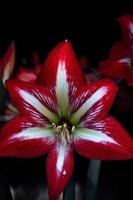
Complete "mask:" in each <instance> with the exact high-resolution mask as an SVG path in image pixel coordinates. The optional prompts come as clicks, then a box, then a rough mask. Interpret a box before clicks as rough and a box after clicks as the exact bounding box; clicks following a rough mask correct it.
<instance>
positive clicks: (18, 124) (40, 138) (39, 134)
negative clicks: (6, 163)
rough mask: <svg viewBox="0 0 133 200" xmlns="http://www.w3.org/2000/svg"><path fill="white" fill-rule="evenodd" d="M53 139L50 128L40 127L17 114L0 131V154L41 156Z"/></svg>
mask: <svg viewBox="0 0 133 200" xmlns="http://www.w3.org/2000/svg"><path fill="white" fill-rule="evenodd" d="M54 141H55V138H54V133H53V130H52V129H50V128H45V127H44V126H43V127H40V126H38V125H37V124H35V123H33V122H32V121H30V120H29V119H28V118H25V117H23V116H18V117H16V118H14V119H12V120H11V121H10V122H8V123H7V124H6V125H5V126H4V128H3V129H2V131H1V139H0V156H12V157H36V156H41V155H43V154H45V153H47V152H48V150H49V148H50V147H51V145H52V144H53V143H54Z"/></svg>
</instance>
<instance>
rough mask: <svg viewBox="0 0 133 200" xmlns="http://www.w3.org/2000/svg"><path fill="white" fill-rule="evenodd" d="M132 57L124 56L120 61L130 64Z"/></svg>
mask: <svg viewBox="0 0 133 200" xmlns="http://www.w3.org/2000/svg"><path fill="white" fill-rule="evenodd" d="M131 62H132V61H131V58H122V59H120V60H119V63H125V64H128V65H131Z"/></svg>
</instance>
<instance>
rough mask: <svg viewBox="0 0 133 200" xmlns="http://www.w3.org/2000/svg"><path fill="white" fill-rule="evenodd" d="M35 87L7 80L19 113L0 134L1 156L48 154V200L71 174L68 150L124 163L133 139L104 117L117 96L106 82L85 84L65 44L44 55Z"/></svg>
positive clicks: (132, 154) (132, 148) (132, 151)
mask: <svg viewBox="0 0 133 200" xmlns="http://www.w3.org/2000/svg"><path fill="white" fill-rule="evenodd" d="M38 83H39V84H34V85H33V84H29V83H24V82H21V81H18V80H9V81H7V88H8V92H9V94H10V96H11V98H12V101H13V102H14V105H15V106H16V107H17V108H18V110H19V112H20V115H18V116H17V117H15V118H14V119H12V120H11V121H10V122H8V123H7V124H6V125H5V126H4V128H3V129H2V131H1V137H0V156H15V157H36V156H41V155H43V154H45V153H48V157H47V163H46V169H47V180H48V191H49V199H50V200H56V199H58V197H59V196H60V194H61V193H62V192H63V190H64V188H65V186H66V184H67V183H68V181H69V179H70V177H71V175H72V171H73V164H74V158H73V151H74V150H76V151H77V152H78V153H79V154H81V155H82V156H85V157H86V158H89V159H91V158H93V159H105V160H116V159H129V158H132V157H133V140H132V138H130V136H129V135H128V134H127V132H126V131H125V130H124V128H123V127H122V126H121V125H120V124H119V123H118V122H117V121H116V120H115V119H114V118H113V117H111V116H108V115H107V112H108V110H109V109H110V106H111V105H112V102H113V100H114V97H115V95H116V92H117V86H116V85H115V84H114V83H113V82H112V81H110V80H100V81H95V82H94V83H92V84H90V85H87V83H86V81H85V78H84V74H83V73H82V71H81V68H80V66H79V65H78V62H77V59H76V57H75V55H74V52H73V50H72V47H71V45H70V42H68V41H65V42H62V43H60V44H59V45H58V46H56V47H55V48H54V49H53V51H51V52H50V54H49V55H48V57H47V59H46V61H45V63H44V66H43V68H42V70H41V72H40V76H39V78H38Z"/></svg>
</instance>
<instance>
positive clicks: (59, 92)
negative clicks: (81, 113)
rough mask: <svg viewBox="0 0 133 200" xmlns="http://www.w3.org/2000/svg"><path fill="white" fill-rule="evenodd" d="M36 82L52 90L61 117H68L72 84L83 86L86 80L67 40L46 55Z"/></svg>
mask: <svg viewBox="0 0 133 200" xmlns="http://www.w3.org/2000/svg"><path fill="white" fill-rule="evenodd" d="M38 81H41V83H43V84H44V85H45V86H48V87H50V88H53V89H54V91H55V95H56V97H57V102H58V105H59V107H60V108H61V111H60V112H61V116H63V117H66V116H67V115H68V108H69V101H70V95H74V93H75V89H77V88H74V84H75V85H76V84H85V83H86V80H85V77H84V74H83V73H82V70H81V69H80V66H79V64H78V61H77V59H76V57H75V54H74V52H73V49H72V47H71V44H70V42H68V41H67V40H66V41H64V42H62V43H60V44H59V45H57V46H56V47H55V48H54V49H53V50H52V51H51V52H50V54H49V55H48V57H47V59H46V61H45V63H44V66H43V67H42V70H41V72H40V76H39V79H38Z"/></svg>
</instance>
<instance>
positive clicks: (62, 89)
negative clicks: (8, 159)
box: [55, 61, 69, 117]
mask: <svg viewBox="0 0 133 200" xmlns="http://www.w3.org/2000/svg"><path fill="white" fill-rule="evenodd" d="M65 67H66V66H65V62H63V61H60V62H59V66H58V71H57V79H56V86H55V91H56V97H57V102H58V105H59V107H60V109H61V115H62V116H64V117H65V116H67V114H68V113H67V112H68V107H69V85H68V80H67V73H66V68H65Z"/></svg>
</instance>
